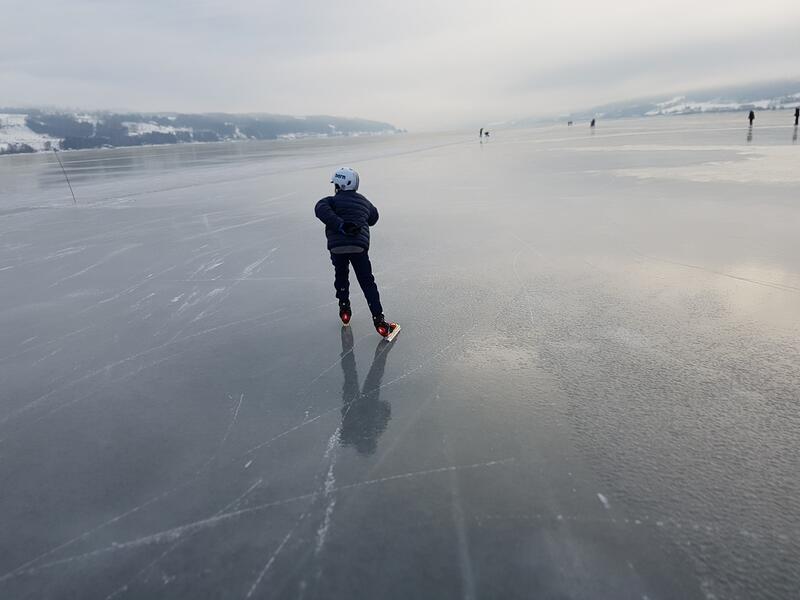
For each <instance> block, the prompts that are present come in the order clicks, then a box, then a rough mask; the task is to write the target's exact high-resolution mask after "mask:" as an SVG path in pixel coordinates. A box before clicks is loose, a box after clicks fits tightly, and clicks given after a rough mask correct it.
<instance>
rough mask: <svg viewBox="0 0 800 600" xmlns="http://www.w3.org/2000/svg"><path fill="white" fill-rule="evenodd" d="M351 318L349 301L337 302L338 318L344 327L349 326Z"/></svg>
mask: <svg viewBox="0 0 800 600" xmlns="http://www.w3.org/2000/svg"><path fill="white" fill-rule="evenodd" d="M352 316H353V311H352V310H350V301H349V300H339V318H340V319H341V320H342V324H343V325H344V326H345V327H349V326H350V319H351V317H352Z"/></svg>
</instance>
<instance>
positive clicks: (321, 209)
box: [314, 198, 344, 230]
mask: <svg viewBox="0 0 800 600" xmlns="http://www.w3.org/2000/svg"><path fill="white" fill-rule="evenodd" d="M314 214H315V215H317V218H318V219H319V220H320V221H322V222H323V223H325V225H326V226H328V227H330V228H331V229H334V230H339V229H341V228H342V226H343V225H344V221H343V220H342V218H341V217H340V216H339V215H337V214H336V213H335V212H334V211H333V207H332V206H331V200H330V198H323V199H322V200H320V201H319V202H317V205H316V206H315V207H314Z"/></svg>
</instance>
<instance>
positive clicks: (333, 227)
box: [314, 191, 378, 250]
mask: <svg viewBox="0 0 800 600" xmlns="http://www.w3.org/2000/svg"><path fill="white" fill-rule="evenodd" d="M314 214H316V215H317V218H318V219H319V220H320V221H322V222H323V223H325V235H326V236H327V238H328V250H333V249H334V248H338V247H341V246H359V247H361V248H363V249H364V250H369V228H370V226H372V225H375V223H377V222H378V209H377V208H375V207H374V206H373V205H372V203H371V202H370V201H369V200H367V199H366V198H365V197H364V196H362V195H361V194H359V193H358V192H353V191H338V192H336V194H335V195H334V196H328V197H327V198H323V199H322V200H320V201H319V202H317V205H316V206H315V207H314ZM345 223H354V224H355V225H357V226H358V227H359V228H360V229H359V230H358V232H356V233H355V234H354V235H348V234H346V233H344V232H342V231H341V228H342V227H343V226H344V224H345Z"/></svg>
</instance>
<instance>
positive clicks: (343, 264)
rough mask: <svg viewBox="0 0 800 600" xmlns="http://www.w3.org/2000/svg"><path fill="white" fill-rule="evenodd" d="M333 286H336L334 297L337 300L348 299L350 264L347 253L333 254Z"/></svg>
mask: <svg viewBox="0 0 800 600" xmlns="http://www.w3.org/2000/svg"><path fill="white" fill-rule="evenodd" d="M331 262H332V263H333V286H334V287H335V288H336V297H337V298H338V299H339V300H349V299H350V264H349V261H348V259H347V254H333V253H332V252H331Z"/></svg>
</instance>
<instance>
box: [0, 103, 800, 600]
mask: <svg viewBox="0 0 800 600" xmlns="http://www.w3.org/2000/svg"><path fill="white" fill-rule="evenodd" d="M790 122H791V117H790V115H789V113H788V111H786V112H776V113H766V112H765V113H760V114H759V115H758V117H757V121H756V127H755V128H754V130H753V131H752V132H750V133H748V130H747V127H746V126H745V119H744V115H725V116H698V117H681V118H678V117H674V118H667V119H659V118H654V119H649V120H630V121H618V122H603V121H600V122H599V124H598V128H597V131H596V132H595V133H594V134H591V133H590V131H589V128H588V127H586V126H585V125H581V126H576V127H572V128H567V127H566V126H558V127H548V128H541V129H536V130H527V131H497V132H495V135H494V136H493V137H492V139H491V140H490V141H488V142H487V143H484V144H480V143H478V140H477V128H476V131H475V132H474V134H470V135H464V134H450V135H429V136H415V135H407V136H398V137H392V138H355V139H340V140H334V139H332V140H313V141H312V140H307V141H296V142H264V143H261V142H259V143H240V144H231V145H227V144H221V145H185V146H171V147H149V148H136V149H117V150H107V151H84V152H73V153H64V154H62V155H61V156H62V159H63V161H64V163H65V167H66V168H67V170H68V172H69V174H70V176H71V179H72V183H73V186H74V188H75V193H76V196H77V199H78V204H77V206H73V205H72V199H71V197H70V195H69V191H68V189H67V187H66V185H65V183H64V180H63V177H62V174H61V172H60V171H59V169H58V166H57V164H56V163H55V161H54V158H53V156H52V155H46V154H41V155H32V156H15V157H4V158H2V159H0V331H1V332H2V334H1V335H0V390H2V392H0V394H1V395H0V481H2V493H1V494H0V597H2V598H9V599H22V598H30V599H37V600H38V599H42V598H81V599H82V600H88V599H94V598H97V599H101V600H102V599H106V598H148V599H153V598H172V599H174V598H181V599H192V600H194V599H199V598H241V599H243V600H244V599H248V598H305V599H310V598H399V599H408V598H437V599H441V598H542V599H543V598H553V599H556V598H558V599H564V598H576V599H577V598H580V599H583V598H586V599H597V598H608V599H626V598H631V599H634V598H635V599H638V600H641V599H644V598H649V599H651V600H655V599H658V598H706V599H712V598H717V599H731V598H742V599H757V598H796V597H797V596H798V593H799V590H800V573H799V572H798V567H797V565H798V562H800V442H798V440H799V439H800V410H799V408H800V407H799V406H798V402H800V366H799V365H800V346H799V345H798V340H800V145H798V144H797V143H796V142H795V140H796V137H797V131H796V129H794V128H793V127H792V126H791V125H788V126H787V123H790ZM793 138H795V139H794V140H793ZM342 164H349V165H352V166H354V167H356V168H357V169H358V170H359V171H360V172H361V180H362V189H361V191H362V192H363V193H364V194H365V195H366V196H367V197H369V198H370V199H371V200H372V201H373V202H374V203H375V204H376V205H377V206H378V208H379V209H380V211H381V220H380V222H379V223H378V225H377V226H376V227H375V228H374V229H373V247H372V250H371V256H372V260H373V265H374V266H375V269H376V278H377V280H378V283H379V285H380V288H381V293H382V298H383V300H384V305H385V308H386V314H387V317H389V318H390V319H393V320H396V321H398V322H400V323H401V324H402V325H403V331H402V333H401V334H400V335H399V337H398V338H397V340H396V341H395V342H394V344H393V345H386V344H385V343H384V342H382V341H380V340H379V338H378V336H377V335H376V333H375V331H374V329H373V328H372V324H371V321H370V318H369V315H368V312H367V310H366V305H365V303H364V300H363V297H362V296H361V294H360V292H358V293H355V294H354V297H353V308H354V317H353V325H352V328H351V329H349V330H345V331H342V330H341V328H340V326H339V321H338V317H337V308H336V301H335V298H334V297H333V272H332V267H331V265H330V262H329V258H328V256H327V253H326V251H325V241H324V235H323V230H322V225H321V224H320V223H319V222H318V221H316V219H315V218H314V215H313V206H314V203H315V202H316V200H318V199H319V198H320V197H322V196H324V195H327V194H328V193H329V189H330V185H329V184H328V180H329V177H330V173H331V172H332V170H333V168H335V167H337V166H340V165H342ZM356 289H357V288H356Z"/></svg>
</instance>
